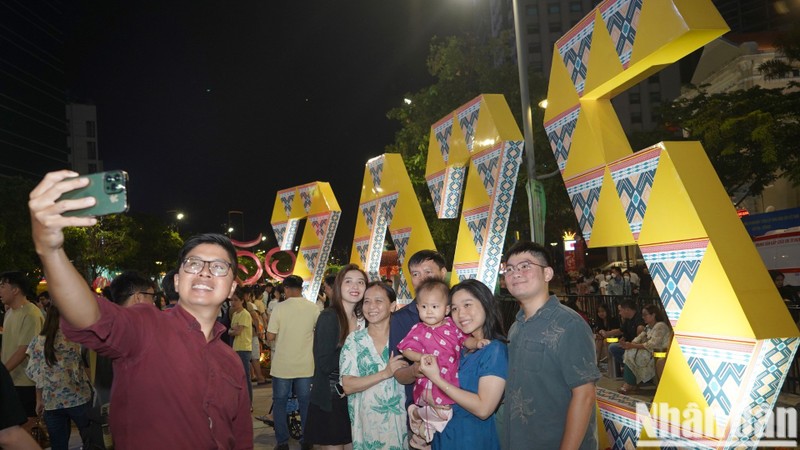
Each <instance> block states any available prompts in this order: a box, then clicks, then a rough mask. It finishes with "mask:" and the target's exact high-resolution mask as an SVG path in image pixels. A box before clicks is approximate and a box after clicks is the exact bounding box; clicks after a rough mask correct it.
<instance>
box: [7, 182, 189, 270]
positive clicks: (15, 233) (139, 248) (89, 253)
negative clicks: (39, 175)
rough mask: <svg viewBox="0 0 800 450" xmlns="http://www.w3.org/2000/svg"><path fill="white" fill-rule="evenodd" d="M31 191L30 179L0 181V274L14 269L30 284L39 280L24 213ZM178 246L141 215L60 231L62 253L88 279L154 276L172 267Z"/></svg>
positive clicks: (173, 235) (170, 232)
mask: <svg viewBox="0 0 800 450" xmlns="http://www.w3.org/2000/svg"><path fill="white" fill-rule="evenodd" d="M35 186H36V183H35V182H34V181H31V180H27V179H23V178H4V177H0V198H2V199H3V200H2V207H1V208H0V271H5V270H19V271H22V272H23V273H25V274H27V275H28V276H29V277H30V278H31V279H38V278H40V277H41V276H42V272H41V268H40V267H41V266H40V262H39V258H38V256H37V255H36V251H35V250H34V248H33V240H32V238H31V222H30V213H29V212H28V194H29V193H30V191H31V190H33V188H34V187H35ZM182 245H183V241H182V239H181V238H180V236H179V235H178V234H177V233H176V232H175V231H174V230H172V229H171V228H170V227H169V226H167V225H166V224H165V223H163V222H162V221H160V220H158V219H156V218H154V217H151V216H147V215H140V214H118V215H111V216H106V217H102V218H100V220H99V222H98V224H97V225H95V226H93V227H89V228H66V229H65V230H64V250H65V251H66V253H67V255H69V257H70V258H72V262H73V264H74V265H75V267H76V268H77V269H78V271H79V272H80V273H81V274H82V275H83V276H84V277H85V278H86V279H87V280H92V279H94V278H95V277H96V276H97V274H98V273H99V271H100V269H101V268H106V269H109V270H124V269H135V270H138V271H140V272H142V273H143V274H145V275H147V276H151V277H154V276H156V275H158V274H159V273H160V272H163V271H165V270H166V269H165V267H166V266H167V265H172V266H174V265H175V263H176V257H177V255H178V251H179V250H180V248H181V246H182ZM157 262H161V263H162V264H158V263H157Z"/></svg>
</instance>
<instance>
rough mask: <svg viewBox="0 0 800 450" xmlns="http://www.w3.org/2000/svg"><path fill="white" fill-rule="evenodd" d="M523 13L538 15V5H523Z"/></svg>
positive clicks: (531, 15)
mask: <svg viewBox="0 0 800 450" xmlns="http://www.w3.org/2000/svg"><path fill="white" fill-rule="evenodd" d="M525 15H526V16H528V17H536V16H538V15H539V5H525Z"/></svg>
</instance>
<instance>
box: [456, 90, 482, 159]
mask: <svg viewBox="0 0 800 450" xmlns="http://www.w3.org/2000/svg"><path fill="white" fill-rule="evenodd" d="M480 109H481V98H480V97H478V98H477V99H475V101H473V102H472V103H468V104H466V105H464V107H463V108H462V109H461V110H459V111H457V112H456V117H457V118H458V125H459V126H460V127H461V130H462V132H463V133H464V137H465V142H466V143H467V150H468V151H469V152H472V144H473V142H474V140H475V124H476V123H477V122H478V116H479V114H480Z"/></svg>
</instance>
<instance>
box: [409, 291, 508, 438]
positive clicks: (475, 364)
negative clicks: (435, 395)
mask: <svg viewBox="0 0 800 450" xmlns="http://www.w3.org/2000/svg"><path fill="white" fill-rule="evenodd" d="M450 298H451V307H450V314H451V316H452V318H453V321H454V322H455V323H456V326H457V327H458V328H460V329H461V331H462V332H464V334H467V335H472V337H474V338H476V339H489V340H490V341H491V343H490V344H489V345H486V346H484V347H483V348H481V349H478V350H468V349H465V348H464V349H462V350H461V351H462V354H461V361H460V363H459V369H458V382H459V383H460V385H461V386H460V387H455V386H453V385H452V384H450V383H448V382H447V381H445V380H444V379H443V378H442V377H441V376H440V373H439V370H440V369H439V366H438V364H437V363H436V358H435V357H433V355H425V356H423V358H422V361H421V364H420V372H422V373H423V374H424V375H425V376H426V377H428V379H430V380H431V382H433V384H435V385H436V386H438V387H439V388H440V389H441V390H442V391H444V392H445V393H446V394H447V395H448V396H449V397H450V398H452V399H453V400H454V401H455V402H456V404H455V405H453V418H452V419H451V420H450V422H449V423H448V424H447V427H445V429H444V430H443V431H442V432H440V433H436V434H435V435H434V437H433V442H432V443H431V445H432V447H433V449H434V450H447V449H463V448H480V449H486V450H495V449H498V450H499V449H500V442H499V439H498V436H497V428H496V426H495V420H494V419H495V412H496V411H497V407H498V405H499V404H500V400H501V399H502V397H503V390H504V389H505V386H506V378H507V377H508V350H507V348H506V344H505V336H504V334H503V328H502V325H501V319H500V313H499V311H498V309H497V305H496V303H495V299H494V296H493V295H492V292H491V291H490V290H489V289H488V288H487V287H486V285H484V284H483V283H481V282H480V281H477V280H465V281H462V282H461V283H459V284H457V285H456V286H454V287H453V289H451V290H450Z"/></svg>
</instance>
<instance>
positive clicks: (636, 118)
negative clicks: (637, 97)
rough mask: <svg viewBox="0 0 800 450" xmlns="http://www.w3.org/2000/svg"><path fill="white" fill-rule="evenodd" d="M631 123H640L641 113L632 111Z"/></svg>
mask: <svg viewBox="0 0 800 450" xmlns="http://www.w3.org/2000/svg"><path fill="white" fill-rule="evenodd" d="M631 123H632V124H639V125H641V123H642V113H640V112H632V113H631Z"/></svg>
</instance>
